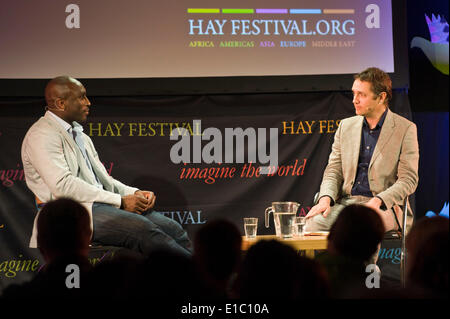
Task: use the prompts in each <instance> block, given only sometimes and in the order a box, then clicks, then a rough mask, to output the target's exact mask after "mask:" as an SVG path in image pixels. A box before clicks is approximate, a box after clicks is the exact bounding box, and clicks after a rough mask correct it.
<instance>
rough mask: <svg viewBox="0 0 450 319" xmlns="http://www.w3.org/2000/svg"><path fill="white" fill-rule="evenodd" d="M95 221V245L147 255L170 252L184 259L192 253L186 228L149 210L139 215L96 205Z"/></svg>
mask: <svg viewBox="0 0 450 319" xmlns="http://www.w3.org/2000/svg"><path fill="white" fill-rule="evenodd" d="M92 218H93V223H94V234H93V239H92V241H93V242H97V243H100V244H103V245H111V246H119V247H125V248H128V249H131V250H135V251H138V252H140V253H143V254H145V255H148V254H149V253H151V252H152V251H155V250H157V249H171V250H174V251H176V252H179V253H181V254H183V255H185V256H191V254H192V244H191V241H190V239H189V237H188V235H187V233H186V231H185V230H184V229H183V227H181V225H180V224H179V223H177V222H176V221H174V220H172V219H170V218H168V217H166V216H164V215H162V214H161V213H158V212H155V211H148V212H145V213H144V214H142V215H138V214H134V213H130V212H127V211H124V210H122V209H119V208H117V207H114V206H111V205H108V204H104V203H94V204H93V205H92Z"/></svg>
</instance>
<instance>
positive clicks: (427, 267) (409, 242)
mask: <svg viewBox="0 0 450 319" xmlns="http://www.w3.org/2000/svg"><path fill="white" fill-rule="evenodd" d="M448 233H449V220H448V219H447V218H445V217H441V216H437V217H432V218H423V219H421V220H419V221H418V222H417V223H416V224H415V225H414V226H413V227H412V228H411V231H410V232H409V234H408V236H407V237H406V250H407V259H406V283H407V286H408V288H410V289H413V290H416V291H420V294H421V295H422V297H425V298H448V288H449V286H448V267H449V263H448V252H449V243H448V240H449V236H448Z"/></svg>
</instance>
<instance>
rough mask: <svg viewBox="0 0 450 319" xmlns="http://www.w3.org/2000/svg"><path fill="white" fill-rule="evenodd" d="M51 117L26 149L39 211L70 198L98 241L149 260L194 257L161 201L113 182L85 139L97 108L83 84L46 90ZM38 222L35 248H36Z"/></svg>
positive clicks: (62, 81)
mask: <svg viewBox="0 0 450 319" xmlns="http://www.w3.org/2000/svg"><path fill="white" fill-rule="evenodd" d="M45 99H46V103H47V106H46V110H47V111H46V113H45V115H44V116H43V117H41V118H40V119H39V120H38V121H37V122H36V123H34V124H33V126H32V127H31V128H30V129H29V130H28V132H27V134H26V135H25V138H24V140H23V144H22V162H23V168H24V173H25V177H26V183H27V186H28V187H29V188H30V190H31V191H32V192H33V193H34V195H35V196H36V201H37V203H38V206H39V207H42V206H43V205H45V203H46V202H48V201H50V200H53V199H56V198H60V197H70V198H72V199H74V200H76V201H78V202H80V203H81V204H83V205H84V206H85V207H86V208H87V209H88V212H89V214H90V220H91V228H92V229H93V238H92V241H94V242H96V243H101V244H103V245H113V246H119V247H126V248H129V249H132V250H135V251H138V252H141V253H143V254H149V253H150V252H151V251H153V250H155V249H160V248H163V249H173V250H176V251H178V252H179V253H181V254H184V255H188V256H190V255H191V247H192V245H191V241H190V240H189V238H188V236H187V233H186V231H185V230H184V229H183V228H182V227H181V225H180V224H178V223H177V222H175V221H173V220H172V219H170V218H167V217H165V216H164V215H162V214H160V213H158V212H155V211H152V208H153V206H154V205H155V200H156V196H155V194H154V193H153V192H151V191H146V190H139V189H137V188H134V187H130V186H127V185H124V184H122V183H121V182H119V181H118V180H116V179H114V178H113V177H111V176H109V175H108V173H107V171H106V169H105V167H104V166H103V164H102V163H101V162H100V160H99V157H98V154H97V151H96V150H95V147H94V145H93V143H92V140H91V139H90V138H89V136H87V135H86V134H84V133H83V127H82V126H81V124H80V123H84V122H86V119H87V116H88V115H89V108H90V106H91V102H90V101H89V99H88V97H87V96H86V89H85V87H84V86H83V84H81V83H80V81H78V80H76V79H74V78H71V77H69V76H60V77H56V78H54V79H52V80H51V81H50V82H49V83H48V84H47V86H46V88H45ZM36 220H37V216H36V218H35V223H34V227H33V233H32V236H31V240H30V247H36V246H37V243H36V237H37V229H36Z"/></svg>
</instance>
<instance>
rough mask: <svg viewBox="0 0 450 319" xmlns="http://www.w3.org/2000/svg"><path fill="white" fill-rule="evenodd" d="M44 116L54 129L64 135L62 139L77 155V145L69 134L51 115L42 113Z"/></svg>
mask: <svg viewBox="0 0 450 319" xmlns="http://www.w3.org/2000/svg"><path fill="white" fill-rule="evenodd" d="M44 118H45V119H47V121H48V123H49V125H50V126H51V127H53V128H54V129H56V130H57V131H58V132H59V133H60V134H61V135H62V136H63V137H64V139H65V140H66V142H67V144H68V145H69V146H70V148H71V149H72V151H73V152H74V153H75V154H77V155H78V153H77V149H78V146H77V145H76V143H75V140H74V139H73V137H72V136H70V134H69V132H67V131H65V130H64V129H63V128H62V126H61V125H60V124H59V123H57V122H56V121H55V120H54V119H53V118H52V116H51V115H47V114H46V115H44ZM80 154H81V152H80Z"/></svg>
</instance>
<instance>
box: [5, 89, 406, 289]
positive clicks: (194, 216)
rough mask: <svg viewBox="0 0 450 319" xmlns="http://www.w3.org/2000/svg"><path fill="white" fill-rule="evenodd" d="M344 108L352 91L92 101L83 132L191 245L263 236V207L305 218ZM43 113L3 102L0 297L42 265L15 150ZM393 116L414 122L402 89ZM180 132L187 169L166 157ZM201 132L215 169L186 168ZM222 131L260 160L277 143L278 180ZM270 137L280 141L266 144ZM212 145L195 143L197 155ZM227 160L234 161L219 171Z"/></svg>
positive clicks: (27, 102)
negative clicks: (225, 230) (232, 232)
mask: <svg viewBox="0 0 450 319" xmlns="http://www.w3.org/2000/svg"><path fill="white" fill-rule="evenodd" d="M87 89H88V90H89V88H87ZM88 93H89V91H88ZM351 99H352V97H351V93H350V92H320V93H317V92H311V93H298V94H248V95H208V96H205V95H195V96H145V97H91V102H92V106H91V113H90V115H89V117H88V120H87V122H86V123H85V124H84V132H85V133H86V134H88V135H89V136H90V137H91V138H92V140H93V142H94V145H95V146H96V148H97V151H98V153H99V156H100V159H101V161H102V162H103V163H104V165H105V167H106V169H107V170H108V172H109V173H110V174H111V175H113V176H114V177H115V178H116V179H118V180H120V181H122V182H123V183H125V184H128V185H131V186H136V187H139V188H141V189H147V190H152V191H154V192H155V194H156V196H157V202H156V206H155V209H156V210H157V211H159V212H162V213H164V214H165V215H167V216H168V217H170V218H173V219H174V220H176V221H178V222H180V223H181V224H182V225H183V227H185V228H186V229H187V231H188V233H189V234H190V236H191V237H192V238H193V237H194V236H195V232H196V230H198V229H199V227H201V226H202V225H203V224H204V223H206V222H207V221H209V220H213V219H215V218H226V219H229V220H231V221H232V222H234V223H235V224H236V225H237V226H238V227H239V229H241V231H242V232H243V223H242V218H243V217H259V225H258V233H259V234H273V233H274V232H275V230H274V226H273V220H271V222H270V228H268V229H266V228H265V227H264V210H265V208H266V207H268V206H270V203H271V202H273V201H296V202H299V203H300V208H299V211H298V215H305V214H306V213H307V212H308V210H309V209H310V207H311V206H312V201H313V196H314V194H315V193H316V192H317V191H318V189H319V185H320V182H321V179H322V174H323V170H324V168H325V166H326V164H327V161H328V155H329V153H330V150H331V144H332V142H333V137H334V133H335V131H336V129H337V127H338V124H339V121H340V120H342V119H344V118H346V117H349V116H353V115H354V108H353V105H352V100H351ZM44 107H45V101H44V100H43V99H36V98H2V99H1V100H0V114H1V116H0V152H1V156H0V178H1V181H0V212H1V214H0V289H1V288H3V287H5V286H7V285H8V284H10V283H11V282H20V281H23V280H26V279H28V278H30V276H32V275H33V273H34V272H35V271H37V269H38V268H39V267H40V266H41V265H42V262H43V260H42V257H41V256H40V254H39V251H38V250H37V249H30V248H28V242H29V237H30V235H31V229H32V225H33V219H34V216H35V213H36V207H35V202H34V197H33V194H32V193H31V191H30V190H28V188H27V186H26V184H25V179H24V174H23V167H22V162H21V157H20V149H21V144H22V140H23V137H24V135H25V133H26V132H27V130H28V128H29V127H30V126H31V125H32V124H33V123H34V122H35V121H36V120H37V119H38V118H39V117H40V116H42V115H43V114H44V112H45V110H44ZM391 110H392V111H394V112H396V113H399V114H401V115H402V116H405V117H407V118H409V119H411V109H410V106H409V101H408V96H407V92H406V90H396V91H394V99H393V101H392V103H391ZM198 121H200V122H198ZM199 124H200V125H201V129H200V125H199ZM182 127H184V128H186V129H187V132H188V135H187V136H185V138H186V137H187V139H188V140H189V141H190V143H191V144H190V145H191V147H190V150H191V156H190V158H191V163H185V164H183V163H174V162H173V161H172V159H171V156H170V154H171V150H173V147H174V145H176V143H177V142H179V140H178V141H176V140H171V139H170V135H171V134H173V133H174V132H176V131H177V130H178V129H179V128H182ZM207 128H217V129H218V131H217V130H216V131H215V132H216V135H215V137H214V143H215V144H214V145H221V150H222V156H220V151H219V148H216V149H215V151H217V152H218V153H214V155H216V156H217V158H222V161H220V162H219V163H205V161H204V160H203V158H201V160H200V162H199V163H192V160H193V154H192V149H193V144H194V139H197V140H198V139H202V138H205V137H206V136H205V135H202V133H204V131H205V130H206V129H207ZM227 128H228V129H233V130H234V131H235V132H236V129H237V128H241V129H242V130H244V132H247V133H248V132H250V133H251V131H252V130H253V132H254V133H255V136H256V138H257V139H258V141H259V142H260V143H262V144H260V145H265V146H266V150H267V151H268V150H269V146H270V145H271V143H274V142H277V143H278V150H277V152H278V153H277V154H278V163H277V164H278V167H277V170H276V172H275V174H271V175H260V176H257V168H258V167H259V166H267V165H268V163H267V164H266V163H261V161H259V159H260V158H258V153H257V152H256V162H253V163H250V160H249V159H251V153H252V151H251V149H250V157H249V155H248V154H249V148H248V146H249V145H248V143H247V142H245V143H244V146H243V147H238V148H236V140H235V143H234V147H225V140H226V132H227ZM271 128H273V129H276V130H277V132H276V135H275V138H272V140H269V138H268V137H269V133H270V129H271ZM172 129H174V130H175V131H171V130H172ZM228 131H229V130H228ZM262 132H264V133H265V137H266V142H264V139H263V138H262V137H263V136H262ZM212 140H213V138H212V137H210V140H202V141H201V143H200V144H201V146H202V149H203V151H205V149H204V148H206V147H207V145H208V143H211V142H212ZM275 140H276V141H275ZM218 143H220V144H218ZM209 146H212V144H209ZM250 146H251V145H250ZM206 151H208V149H207V150H206ZM206 151H205V152H206ZM230 152H233V153H234V154H233V157H234V161H233V163H226V162H225V158H226V155H227V154H228V156H229V155H230ZM236 152H243V153H244V154H245V158H244V159H245V162H244V163H237V162H236V154H235V153H236ZM267 153H268V152H267ZM253 154H255V152H253ZM218 169H219V170H220V169H222V170H221V171H219V173H217V170H218ZM232 171H233V172H234V173H233V174H231V172H232ZM272 172H273V171H272ZM210 174H212V175H213V176H212V177H209V178H208V176H209V175H210ZM216 174H218V175H216ZM215 176H219V177H217V178H216V177H215Z"/></svg>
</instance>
